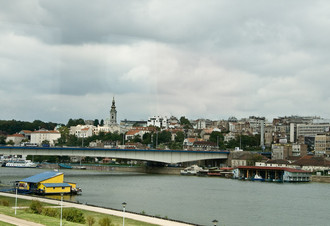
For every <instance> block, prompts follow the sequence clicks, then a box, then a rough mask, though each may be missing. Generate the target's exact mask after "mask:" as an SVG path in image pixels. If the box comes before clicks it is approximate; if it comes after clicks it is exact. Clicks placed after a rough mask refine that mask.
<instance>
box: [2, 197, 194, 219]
mask: <svg viewBox="0 0 330 226" xmlns="http://www.w3.org/2000/svg"><path fill="white" fill-rule="evenodd" d="M0 196H6V197H11V198H15V197H16V195H15V194H10V193H4V192H0ZM17 197H18V198H19V199H25V200H38V201H40V202H43V203H48V204H52V205H59V206H60V205H61V202H60V201H59V200H53V199H48V198H41V197H37V196H26V195H17ZM63 207H64V208H68V207H69V208H70V207H71V208H77V209H81V210H85V211H92V212H96V213H102V214H107V215H111V216H117V217H121V218H123V214H125V215H124V216H125V218H128V219H132V220H135V221H140V222H147V223H149V224H154V225H173V226H188V225H193V224H188V223H183V222H178V221H172V220H166V219H160V218H156V217H151V216H145V215H140V214H136V213H132V212H127V211H126V212H125V213H123V211H118V210H114V209H110V208H104V207H97V206H92V205H87V204H77V203H72V202H67V201H63Z"/></svg>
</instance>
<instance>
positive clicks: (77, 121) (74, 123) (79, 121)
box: [66, 118, 85, 128]
mask: <svg viewBox="0 0 330 226" xmlns="http://www.w3.org/2000/svg"><path fill="white" fill-rule="evenodd" d="M77 125H85V121H84V120H83V119H82V118H79V119H72V118H70V119H69V121H68V123H67V124H66V127H68V128H70V127H71V126H77Z"/></svg>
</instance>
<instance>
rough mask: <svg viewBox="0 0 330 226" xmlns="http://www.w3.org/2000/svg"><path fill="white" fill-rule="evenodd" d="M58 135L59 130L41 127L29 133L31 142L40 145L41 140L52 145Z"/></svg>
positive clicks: (59, 135)
mask: <svg viewBox="0 0 330 226" xmlns="http://www.w3.org/2000/svg"><path fill="white" fill-rule="evenodd" d="M60 137H61V134H60V132H58V131H56V130H45V129H41V130H37V131H33V132H32V133H31V143H33V144H37V145H41V144H42V142H43V141H49V144H50V146H54V145H55V142H56V141H57V139H58V138H60Z"/></svg>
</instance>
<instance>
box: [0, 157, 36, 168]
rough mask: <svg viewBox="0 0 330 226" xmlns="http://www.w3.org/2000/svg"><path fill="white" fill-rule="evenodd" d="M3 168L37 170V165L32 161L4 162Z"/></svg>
mask: <svg viewBox="0 0 330 226" xmlns="http://www.w3.org/2000/svg"><path fill="white" fill-rule="evenodd" d="M2 166H3V167H17V168H36V167H37V166H38V164H37V163H34V162H32V161H31V160H25V159H17V160H10V161H8V162H4V163H3V164H2Z"/></svg>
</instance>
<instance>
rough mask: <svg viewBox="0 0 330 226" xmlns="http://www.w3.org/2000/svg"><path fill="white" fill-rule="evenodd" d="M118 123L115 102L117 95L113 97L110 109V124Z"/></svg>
mask: <svg viewBox="0 0 330 226" xmlns="http://www.w3.org/2000/svg"><path fill="white" fill-rule="evenodd" d="M116 124H117V110H116V104H115V97H113V100H112V106H111V110H110V125H116Z"/></svg>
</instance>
